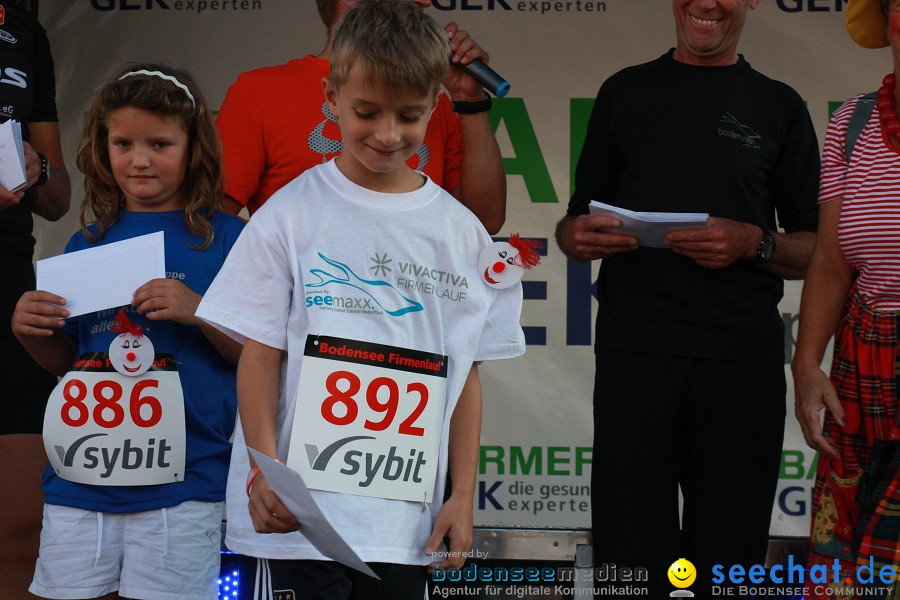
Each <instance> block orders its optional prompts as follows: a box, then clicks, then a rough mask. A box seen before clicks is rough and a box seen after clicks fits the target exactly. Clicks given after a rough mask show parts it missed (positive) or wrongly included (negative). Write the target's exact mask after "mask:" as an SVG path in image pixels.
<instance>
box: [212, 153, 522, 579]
mask: <svg viewBox="0 0 900 600" xmlns="http://www.w3.org/2000/svg"><path fill="white" fill-rule="evenodd" d="M491 241H492V240H491V238H490V236H489V235H488V234H487V232H486V231H485V230H484V228H483V227H482V225H481V223H480V222H479V221H478V219H477V218H476V217H475V216H474V215H473V214H472V213H471V212H469V210H468V209H466V208H465V207H464V206H463V205H462V204H460V203H459V202H458V201H456V199H454V198H453V197H452V196H450V195H449V194H447V193H446V192H445V191H443V190H442V189H441V188H440V187H438V186H437V185H435V184H434V183H433V182H432V181H431V180H428V179H426V181H425V184H424V186H423V187H422V188H420V189H418V190H415V191H413V192H408V193H401V194H385V193H380V192H374V191H371V190H368V189H365V188H362V187H360V186H358V185H356V184H354V183H353V182H351V181H350V180H348V179H347V178H346V177H344V175H343V174H342V173H341V172H340V171H339V170H338V168H337V166H336V164H335V162H334V161H331V162H328V163H325V164H323V165H320V166H318V167H315V168H314V169H310V170H309V171H307V172H305V173H304V174H302V175H301V176H299V177H298V178H296V179H294V180H293V181H292V182H291V183H289V184H288V185H286V186H285V187H284V188H282V189H281V190H279V191H278V192H277V193H276V194H275V195H273V196H272V198H271V199H270V200H269V201H268V202H267V203H266V204H265V206H263V207H262V208H261V209H260V210H259V211H258V212H257V213H256V214H255V215H254V216H253V219H252V220H251V221H250V223H249V224H248V225H247V227H246V228H245V230H244V232H243V234H242V235H241V237H240V238H239V239H238V241H237V243H236V244H235V246H234V248H233V250H232V252H231V254H230V255H229V257H228V259H227V260H226V262H225V265H224V266H223V267H222V270H221V271H220V272H219V275H218V277H217V278H216V280H215V281H214V282H213V284H212V285H211V286H210V288H209V290H208V291H207V293H206V295H205V296H204V298H203V301H202V303H201V304H200V307H199V308H198V310H197V315H198V316H199V317H201V318H203V319H205V320H207V321H209V322H210V323H212V324H214V325H216V326H217V327H219V328H221V329H222V330H224V331H226V332H227V333H229V334H230V335H232V336H233V337H235V338H236V339H239V340H243V339H245V338H250V339H253V340H255V341H257V342H260V343H263V344H266V345H268V346H272V347H274V348H278V349H281V350H285V351H286V358H285V360H284V361H283V363H282V369H281V391H280V398H279V405H278V415H277V425H276V427H277V432H276V438H277V448H278V458H279V459H280V460H282V461H285V460H286V459H287V456H288V454H289V446H290V444H291V439H290V436H291V431H292V427H293V423H294V409H295V405H296V397H297V391H298V384H299V381H300V377H301V371H302V368H303V363H304V349H305V347H306V342H307V335H310V336H328V337H331V338H336V339H345V340H354V341H360V342H365V343H374V344H380V345H387V346H392V347H396V348H404V349H413V350H415V351H419V352H424V353H430V354H433V355H442V356H446V357H448V358H449V360H448V361H447V364H448V367H447V370H446V390H447V391H446V401H445V402H446V404H445V407H444V408H443V421H442V424H441V425H440V426H439V428H440V432H439V436H440V444H439V456H438V458H437V460H438V463H437V475H436V479H435V484H434V487H433V491H432V493H431V494H429V495H428V501H427V503H426V502H423V501H418V502H412V501H404V500H391V499H385V498H376V497H370V496H361V495H352V494H348V493H335V492H329V491H320V490H313V496H314V497H315V498H316V501H317V503H318V504H319V506H320V507H321V509H322V511H323V513H324V514H325V516H326V517H327V518H328V519H329V521H330V522H331V523H332V525H333V526H334V527H335V528H336V529H337V530H338V532H339V533H340V534H341V535H342V536H343V537H344V539H345V540H346V541H347V542H348V543H349V544H350V546H351V547H352V548H353V549H354V550H355V551H356V552H357V554H359V556H360V557H361V558H362V559H363V560H364V561H368V562H391V563H400V564H420V565H424V564H428V563H430V562H432V559H431V558H430V557H428V556H425V555H424V553H423V549H424V547H425V544H426V542H427V538H428V536H429V534H430V533H431V529H432V526H433V522H434V519H435V518H436V516H437V514H438V512H439V510H440V508H441V505H442V498H443V495H444V487H445V486H444V482H445V479H446V473H447V441H448V435H449V425H450V416H451V414H452V413H453V409H454V407H455V405H456V402H457V400H458V398H459V394H460V392H461V390H462V387H463V384H464V383H465V381H466V378H467V376H468V373H469V370H470V369H471V365H472V363H473V362H475V361H485V360H493V359H502V358H511V357H514V356H518V355H521V354H523V353H524V351H525V341H524V335H523V333H522V329H521V327H520V325H519V315H520V312H521V307H522V288H521V285H520V284H517V285H515V286H513V287H511V288H507V289H503V290H497V289H493V288H489V287H488V286H487V285H486V284H485V283H484V282H483V281H482V279H481V276H480V274H479V273H478V269H477V261H478V255H479V253H480V252H481V250H482V249H483V248H484V247H485V246H487V245H488V244H490V243H491ZM312 364H313V363H312V361H310V365H312ZM422 364H426V365H433V364H434V363H433V362H427V361H425V362H423V363H422ZM308 370H309V372H311V371H312V368H311V367H309V368H308ZM307 376H309V375H308V374H307ZM339 387H342V388H345V387H346V384H345V383H341V384H340V386H339ZM358 395H359V397H360V398H365V391H361V392H360V393H359V394H358ZM365 404H366V401H365V400H364V399H363V400H362V402H361V405H362V406H363V409H365ZM337 412H338V413H339V412H340V411H337ZM314 416H315V415H314ZM373 435H374V434H373ZM436 435H437V433H436ZM295 443H303V441H301V440H296V441H295ZM307 446H308V444H307ZM350 446H352V444H350ZM317 448H319V449H321V446H319V447H317ZM295 451H296V450H295ZM308 451H309V448H307V452H308ZM314 458H315V454H311V455H310V458H309V462H310V464H312V462H313V460H314ZM248 471H249V461H248V457H247V452H246V446H245V443H244V439H243V434H242V431H241V428H238V430H237V435H236V439H235V445H234V451H233V453H232V459H231V472H230V476H229V479H228V494H227V507H228V528H227V538H226V544H227V546H228V547H229V548H230V549H231V550H233V551H235V552H239V553H241V554H245V555H249V556H256V557H262V558H274V559H316V560H323V559H325V557H323V556H322V555H321V554H320V553H319V552H318V551H317V550H315V548H313V547H312V545H311V544H309V542H308V541H307V540H306V539H305V538H304V537H303V535H302V533H301V532H296V533H290V534H286V535H281V534H278V535H274V534H257V533H256V532H255V531H254V530H253V525H252V524H251V521H250V516H249V513H248V511H247V496H246V493H245V491H244V483H245V478H246V474H247V472H248ZM423 500H424V498H423ZM325 560H327V559H325Z"/></svg>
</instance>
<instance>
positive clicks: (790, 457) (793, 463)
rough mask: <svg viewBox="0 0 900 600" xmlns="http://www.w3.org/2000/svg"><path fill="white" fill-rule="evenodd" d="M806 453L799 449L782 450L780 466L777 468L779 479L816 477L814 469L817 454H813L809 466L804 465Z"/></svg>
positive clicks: (810, 479)
mask: <svg viewBox="0 0 900 600" xmlns="http://www.w3.org/2000/svg"><path fill="white" fill-rule="evenodd" d="M805 461H806V454H805V453H804V452H802V451H800V450H782V451H781V467H780V468H779V470H778V478H779V479H806V480H807V481H812V480H813V479H815V478H816V469H817V468H818V466H819V454H818V453H816V454H813V457H812V461H811V462H810V464H809V466H808V467H807V466H805V464H804V463H805Z"/></svg>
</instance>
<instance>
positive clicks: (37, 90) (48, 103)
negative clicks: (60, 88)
mask: <svg viewBox="0 0 900 600" xmlns="http://www.w3.org/2000/svg"><path fill="white" fill-rule="evenodd" d="M58 120H59V117H58V116H57V113H56V77H55V75H54V73H53V56H52V55H51V54H50V42H49V40H48V39H47V33H46V32H45V31H44V28H43V27H41V24H40V23H38V22H37V19H35V20H34V106H33V107H32V110H31V119H30V122H32V123H39V122H42V121H58Z"/></svg>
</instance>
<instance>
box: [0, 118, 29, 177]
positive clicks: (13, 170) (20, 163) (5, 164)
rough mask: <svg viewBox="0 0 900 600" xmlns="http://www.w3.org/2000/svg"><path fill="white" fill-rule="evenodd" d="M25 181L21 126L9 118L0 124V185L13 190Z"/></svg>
mask: <svg viewBox="0 0 900 600" xmlns="http://www.w3.org/2000/svg"><path fill="white" fill-rule="evenodd" d="M27 182H28V178H27V177H26V176H25V147H24V146H23V145H22V126H21V125H20V124H19V122H18V121H13V120H12V119H10V120H8V121H6V122H5V123H3V124H2V125H0V185H2V186H3V187H5V188H6V189H7V190H9V191H11V192H14V191H16V190H18V189H19V188H21V187H22V186H24V185H25V184H26V183H27Z"/></svg>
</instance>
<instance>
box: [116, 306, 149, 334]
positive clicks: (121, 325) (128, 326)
mask: <svg viewBox="0 0 900 600" xmlns="http://www.w3.org/2000/svg"><path fill="white" fill-rule="evenodd" d="M109 330H110V331H112V332H113V333H130V334H131V335H133V336H135V337H141V336H143V335H144V330H143V329H142V328H141V326H140V325H135V324H134V323H132V322H131V319H129V318H128V315H127V314H126V313H125V309H124V308H120V309H119V313H118V314H117V315H116V317H115V318H114V319H113V324H112V326H111V327H110V328H109Z"/></svg>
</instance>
